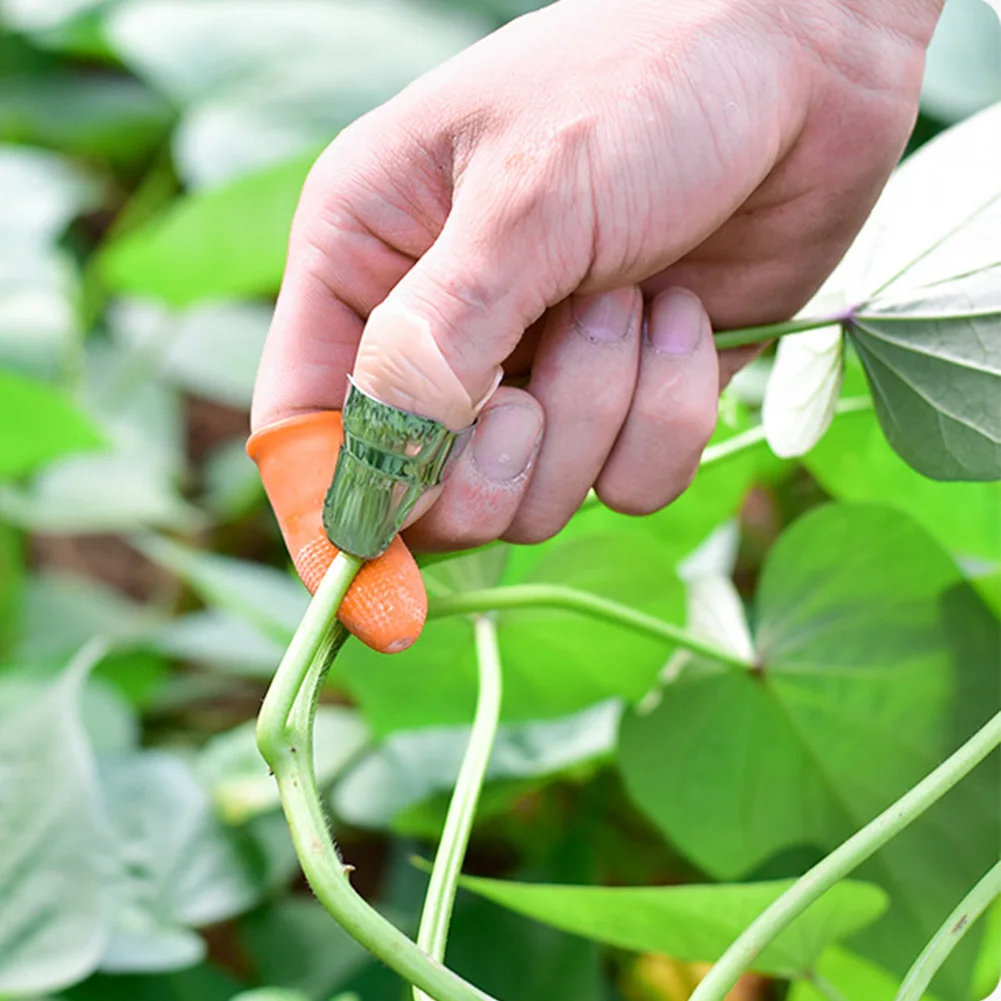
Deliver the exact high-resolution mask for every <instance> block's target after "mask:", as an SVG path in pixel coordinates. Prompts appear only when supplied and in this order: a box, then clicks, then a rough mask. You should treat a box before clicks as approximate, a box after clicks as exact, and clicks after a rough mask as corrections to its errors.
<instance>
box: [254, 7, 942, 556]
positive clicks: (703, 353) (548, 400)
mask: <svg viewBox="0 0 1001 1001" xmlns="http://www.w3.org/2000/svg"><path fill="white" fill-rule="evenodd" d="M940 7H941V4H940V3H939V2H935V0H783V2H782V3H778V2H776V3H764V2H762V0H671V2H666V0H620V2H617V3H615V4H611V3H608V2H607V0H560V2H558V3H555V4H553V5H551V6H550V7H547V8H545V9H543V10H541V11H539V12H537V13H535V14H531V15H528V16H526V17H524V18H521V19H519V20H517V21H515V22H513V23H512V24H510V25H508V26H507V27H505V28H504V29H502V30H500V31H498V32H496V33H495V34H493V35H491V36H489V37H488V38H486V39H484V40H483V41H481V42H480V43H478V44H477V45H475V46H473V47H472V48H470V49H468V50H467V51H465V52H463V53H461V54H460V55H459V56H457V57H456V58H455V59H453V60H451V61H450V62H448V63H446V64H444V65H443V66H441V67H439V68H438V69H436V70H434V71H433V72H431V73H429V74H427V75H426V76H424V77H423V78H421V79H419V80H418V81H416V82H415V83H414V84H412V85H411V86H410V87H408V88H407V89H406V90H404V91H403V92H402V93H401V94H399V95H398V96H397V97H396V98H394V99H393V100H391V101H390V102H388V103H387V104H385V105H383V106H382V107H380V108H378V109H376V110H375V111H373V112H371V113H370V114H369V115H366V116H365V117H364V118H362V119H360V120H359V121H358V122H356V123H355V124H353V125H352V126H351V127H350V128H348V129H347V130H346V131H345V132H344V133H342V134H341V135H340V136H339V137H338V138H337V139H336V140H335V141H334V142H333V143H331V145H330V146H329V147H328V149H327V150H326V151H325V152H324V153H323V155H322V156H321V157H320V159H319V160H318V161H317V163H316V165H315V167H314V169H313V171H312V172H311V174H310V177H309V179H308V180H307V183H306V185H305V187H304V190H303V193H302V198H301V201H300V205H299V209H298V211H297V214H296V218H295V223H294V225H293V230H292V235H291V240H290V247H289V258H288V267H287V271H286V274H285V279H284V283H283V286H282V290H281V294H280V297H279V301H278V306H277V309H276V312H275V318H274V323H273V326H272V329H271V332H270V335H269V338H268V342H267V345H266V348H265V352H264V356H263V359H262V363H261V369H260V372H259V375H258V382H257V388H256V392H255V397H254V406H253V412H252V423H253V426H254V428H255V429H259V428H261V427H264V426H266V425H268V424H270V423H272V422H274V421H276V420H280V419H282V418H285V417H288V416H290V415H293V414H298V413H303V412H309V411H312V410H317V409H331V408H338V407H339V406H340V405H341V403H342V401H343V396H344V390H345V387H346V377H347V375H348V373H351V372H352V371H353V372H354V376H355V378H356V379H357V380H358V381H359V383H360V384H362V385H363V388H366V389H368V390H369V391H370V392H374V393H375V394H376V395H378V396H380V397H381V398H383V399H384V400H386V402H389V403H393V404H395V405H398V406H403V407H405V408H406V409H410V410H415V411H418V412H420V413H423V414H424V415H426V416H431V417H436V418H438V419H441V420H443V421H445V422H446V423H449V424H451V426H453V427H458V426H460V425H462V424H464V423H468V422H469V421H470V420H471V419H472V417H473V416H474V414H475V413H476V411H477V408H478V407H479V406H480V401H482V400H483V399H484V397H487V399H486V403H485V405H483V406H482V412H481V413H480V421H479V424H478V426H477V430H476V434H475V436H474V440H473V442H472V444H471V445H470V447H469V448H468V449H467V450H466V452H465V453H464V454H463V456H462V459H461V461H460V462H459V463H458V464H457V467H456V470H455V473H454V474H453V476H452V478H451V479H450V480H449V482H448V484H447V485H446V487H445V489H444V491H443V492H442V493H441V494H440V496H439V497H438V499H437V501H436V503H435V504H434V505H433V506H432V507H431V509H430V510H429V511H427V513H425V514H423V516H422V517H421V518H420V519H419V520H418V521H417V522H416V523H415V524H414V525H412V526H411V527H410V529H409V530H408V536H407V538H408V541H409V542H410V543H411V544H412V545H415V546H417V547H418V548H424V549H447V548H457V547H465V546H472V545H478V544H481V543H484V542H487V541H490V540H492V539H495V538H499V537H503V538H506V539H509V540H511V541H516V542H537V541H541V540H543V539H546V538H548V537H550V536H552V535H553V534H555V533H556V532H558V531H559V529H560V528H561V527H562V526H563V525H564V524H565V523H566V521H567V520H568V519H569V518H570V516H571V515H572V514H573V512H574V511H575V510H576V508H577V507H578V506H579V504H580V502H581V500H582V499H583V498H584V496H585V495H586V493H587V491H588V489H589V488H590V487H592V486H593V487H594V488H595V489H596V491H597V493H598V495H599V496H600V498H601V499H602V500H603V501H604V502H605V503H606V504H607V505H609V506H610V507H613V508H615V509H616V510H619V511H623V512H626V513H632V514H641V513H647V512H651V511H655V510H658V509H659V508H661V507H663V506H665V505H666V504H668V503H670V502H671V501H672V500H673V499H674V498H676V497H677V496H678V494H679V493H681V492H682V491H683V490H684V489H685V487H686V486H687V485H688V483H689V482H690V481H691V478H692V476H693V475H694V473H695V470H696V468H697V463H698V459H699V456H700V454H701V452H702V450H703V448H704V446H705V444H706V442H707V441H708V439H709V437H710V435H711V434H712V431H713V428H714V424H715V420H716V402H717V398H718V394H719V391H720V388H721V387H722V386H723V385H725V384H726V381H727V380H728V379H729V378H730V376H731V375H732V374H733V372H734V371H736V370H737V369H738V368H739V367H740V366H741V365H742V364H744V363H745V362H746V361H747V360H748V358H749V357H750V356H751V355H752V354H753V352H749V351H747V350H746V349H745V350H742V351H738V352H726V353H724V354H722V355H719V356H717V353H716V350H715V348H714V346H713V343H712V336H711V330H712V328H716V329H726V328H734V327H744V326H751V325H756V324H761V323H769V322H774V321H779V320H783V319H786V318H788V317H790V316H791V315H793V314H794V313H795V312H796V311H797V310H798V309H799V308H801V307H802V306H803V305H804V304H805V303H806V302H807V301H808V299H809V298H810V296H811V295H812V294H813V293H814V292H815V291H816V289H817V288H818V287H819V286H820V284H821V283H822V281H823V280H824V279H825V278H826V277H827V275H828V274H829V273H830V272H831V270H833V268H834V266H835V264H836V263H837V261H838V260H839V259H840V257H841V256H842V255H843V253H844V252H845V250H846V249H847V248H848V246H849V244H850V243H851V241H852V239H853V237H854V236H855V234H856V233H857V231H858V230H859V228H860V227H861V225H862V223H863V221H864V220H865V218H866V216H867V215H868V213H869V211H870V209H871V207H872V205H873V203H874V202H875V199H876V197H877V195H878V194H879V191H880V190H881V188H882V187H883V185H884V183H885V181H886V179H887V177H888V176H889V173H890V171H891V170H892V168H893V166H894V165H895V163H896V162H897V160H898V158H899V156H900V154H901V152H902V150H903V148H904V146H905V143H906V140H907V137H908V135H909V134H910V131H911V128H912V126H913V123H914V119H915V116H916V113H917V103H918V95H919V90H920V83H921V76H922V71H923V66H924V52H925V49H926V47H927V44H928V42H929V40H930V38H931V34H932V30H933V28H934V26H935V22H936V20H937V17H938V14H939V13H940ZM377 307H378V309H377ZM373 311H374V312H373ZM359 345H360V346H361V349H360V350H359ZM356 357H357V359H358V364H357V367H356ZM442 363H444V364H445V365H447V371H444V372H443V370H442V368H441V365H442ZM500 368H503V371H504V373H505V374H506V375H507V376H509V377H518V378H517V381H518V385H519V387H520V388H514V387H513V386H511V385H503V386H501V387H500V388H499V389H497V390H496V392H494V393H493V394H492V395H490V391H491V389H492V388H493V386H494V385H495V384H496V380H497V377H498V370H499V369H500ZM451 375H454V376H455V380H454V381H450V379H449V376H451ZM509 381H510V380H509Z"/></svg>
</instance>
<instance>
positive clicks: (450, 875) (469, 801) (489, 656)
mask: <svg viewBox="0 0 1001 1001" xmlns="http://www.w3.org/2000/svg"><path fill="white" fill-rule="evenodd" d="M475 628H476V663H477V670H478V673H479V694H478V696H477V701H476V715H475V717H474V719H473V729H472V731H471V733H470V735H469V746H468V747H467V748H466V753H465V756H464V757H463V759H462V767H461V769H460V770H459V777H458V779H457V780H456V783H455V792H454V793H453V794H452V801H451V803H450V804H449V807H448V816H447V817H446V818H445V828H444V830H443V831H442V835H441V844H440V845H439V846H438V854H437V855H436V856H435V860H434V868H433V869H432V870H431V881H430V883H429V884H428V892H427V897H426V898H425V900H424V913H423V914H422V915H421V924H420V929H419V930H418V932H417V944H418V945H419V946H420V947H421V948H422V949H424V951H425V952H427V953H428V955H430V956H431V957H432V958H433V959H437V960H438V961H439V962H441V961H442V960H444V958H445V944H446V942H447V941H448V927H449V924H450V923H451V920H452V908H453V906H454V904H455V892H456V888H457V887H458V884H459V873H460V871H461V869H462V860H463V859H464V858H465V855H466V848H467V846H468V845H469V835H470V833H471V832H472V829H473V818H474V816H475V814H476V805H477V803H478V802H479V799H480V791H481V789H482V788H483V778H484V776H485V775H486V771H487V762H488V761H489V760H490V752H491V751H492V750H493V746H494V739H495V738H496V736H497V722H498V720H499V718H500V707H501V666H500V649H499V647H498V644H497V627H496V625H494V622H493V620H492V619H490V618H488V617H487V616H483V615H481V616H478V617H477V618H476V621H475ZM414 1001H428V997H427V995H426V994H425V993H424V992H423V991H421V990H419V989H417V988H416V987H415V988H414Z"/></svg>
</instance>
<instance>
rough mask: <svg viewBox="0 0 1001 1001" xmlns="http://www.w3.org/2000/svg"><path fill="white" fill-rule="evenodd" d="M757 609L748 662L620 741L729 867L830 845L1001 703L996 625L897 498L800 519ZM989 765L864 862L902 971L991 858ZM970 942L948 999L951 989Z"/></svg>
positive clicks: (680, 824) (642, 794)
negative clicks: (891, 504) (886, 911)
mask: <svg viewBox="0 0 1001 1001" xmlns="http://www.w3.org/2000/svg"><path fill="white" fill-rule="evenodd" d="M754 619H755V622H756V627H755V649H756V651H757V656H758V661H759V663H760V669H759V670H758V671H755V672H744V671H739V670H733V669H724V668H723V667H722V666H720V665H717V664H713V663H708V662H705V661H700V662H697V663H696V664H695V665H693V666H692V667H690V668H689V669H687V670H686V671H684V672H683V673H682V674H681V676H680V678H679V679H678V680H677V681H675V682H674V683H673V684H669V685H668V686H667V687H666V688H665V689H664V690H663V692H662V698H661V700H660V701H659V704H657V705H656V707H655V708H654V709H653V711H652V712H650V713H649V714H647V715H640V714H639V713H635V714H632V715H627V717H626V718H625V720H624V722H623V727H622V732H621V735H620V746H619V761H620V767H621V769H622V772H623V774H624V777H625V779H626V783H627V785H628V787H629V789H630V792H631V794H632V796H633V798H634V799H635V801H636V802H637V803H638V804H639V805H640V806H641V807H642V808H643V809H644V810H645V811H646V813H647V814H648V815H649V816H650V817H651V818H652V819H653V820H654V821H655V822H656V823H657V824H658V825H659V826H660V828H661V829H662V830H663V831H664V833H665V834H667V835H668V837H670V838H671V840H672V841H673V842H674V843H675V844H676V845H677V846H678V847H679V848H681V849H682V850H683V851H684V852H685V853H686V854H687V855H688V856H689V857H690V858H691V859H692V860H693V861H695V862H696V863H697V864H699V865H700V866H702V867H703V868H704V869H706V870H707V871H709V872H710V873H712V874H713V875H715V876H717V877H719V878H724V879H728V878H734V877H737V876H740V875H742V874H744V873H746V872H749V871H751V870H753V869H755V868H756V867H758V866H760V865H761V864H762V863H764V862H765V861H766V860H767V859H768V858H769V857H771V856H773V855H776V854H778V853H780V852H781V851H783V850H784V849H788V848H792V847H794V846H797V845H812V846H816V847H818V848H820V849H828V850H829V849H831V848H833V847H834V846H835V845H837V844H838V843H840V842H841V841H842V840H843V839H844V838H846V837H847V836H849V835H850V834H851V833H853V832H854V831H855V830H857V829H858V828H860V827H861V826H862V825H863V824H865V823H866V822H867V821H868V820H870V819H871V818H872V817H873V816H875V815H876V814H877V813H878V812H879V811H881V810H882V809H884V808H885V807H886V806H888V805H889V804H890V803H891V802H892V801H893V800H895V799H896V798H898V797H899V796H901V795H902V794H903V793H905V792H906V791H907V789H908V788H910V787H911V786H912V785H913V784H914V783H915V782H916V781H918V780H919V779H920V778H922V777H923V776H924V775H925V774H927V773H928V772H929V771H931V770H932V769H933V768H934V767H935V766H936V765H937V764H938V763H939V762H940V761H941V760H942V759H943V758H944V757H945V756H946V755H947V754H948V753H949V752H950V751H952V750H953V749H954V748H955V747H956V746H958V744H960V743H961V742H962V741H963V740H965V739H966V738H967V737H968V736H969V735H970V734H971V733H972V732H973V731H974V729H975V728H976V727H977V726H979V725H980V724H981V723H982V722H983V721H984V720H985V719H986V718H987V717H989V716H990V714H992V713H993V712H994V711H995V710H996V708H997V707H998V705H999V703H1001V691H999V684H998V663H997V651H998V649H999V644H1001V637H999V635H998V625H997V621H996V620H995V619H994V618H993V617H992V616H991V615H990V613H989V612H988V611H987V610H986V609H985V608H984V607H983V606H982V605H981V604H980V602H979V600H978V599H977V598H976V596H975V595H974V594H973V592H972V591H971V590H970V589H969V587H968V586H967V585H966V584H965V583H964V582H963V580H962V577H961V575H960V573H959V571H958V569H957V568H956V566H955V565H954V564H953V563H952V561H951V560H950V559H949V558H948V557H947V556H946V555H945V553H943V552H942V550H941V549H939V548H938V546H937V545H936V544H935V543H934V542H933V541H932V540H931V539H930V538H929V537H928V536H927V535H926V534H925V533H924V532H923V531H922V530H921V529H920V528H919V527H918V526H917V525H915V524H914V523H913V522H912V521H910V520H909V519H908V518H907V517H906V516H904V515H902V514H901V513H900V512H899V511H895V510H892V509H887V508H878V507H870V506H865V505H843V506H829V507H826V508H821V509H818V510H816V511H813V512H811V513H810V514H808V515H806V516H805V517H803V518H802V519H800V520H799V521H798V522H797V523H796V524H794V525H793V526H792V527H791V528H790V529H788V530H787V531H786V532H785V533H784V534H783V536H782V537H781V538H780V539H779V541H778V543H776V545H775V547H774V548H773V549H772V551H771V552H770V553H769V556H768V559H767V561H766V564H765V567H764V571H763V574H762V577H761V582H760V585H759V589H758V594H757V596H756V609H755V613H754ZM996 764H997V763H995V764H994V766H993V770H992V768H991V767H985V768H982V769H981V770H980V771H979V772H978V773H977V774H975V775H974V776H972V777H971V778H970V779H968V780H967V781H966V782H965V783H964V784H963V785H961V786H959V787H958V788H957V789H955V790H953V791H952V792H951V793H950V794H949V795H948V796H947V797H946V798H945V799H944V800H943V802H942V803H941V804H939V805H938V806H937V807H935V808H934V809H933V810H931V811H930V812H929V813H927V814H926V815H925V816H924V817H923V818H922V819H921V820H920V821H919V822H917V823H915V824H914V825H912V827H911V828H910V829H909V830H908V832H907V834H906V835H904V836H902V837H901V838H899V839H897V840H896V841H894V842H893V843H891V844H890V845H889V846H888V847H887V848H885V849H884V850H883V851H882V852H881V853H880V855H879V856H877V858H876V859H875V861H874V862H873V863H872V864H871V865H870V867H869V868H868V869H867V870H863V871H864V872H867V873H868V878H871V879H873V880H874V881H876V882H879V883H880V884H881V885H883V886H884V887H886V889H888V890H889V891H890V893H891V896H892V899H893V903H894V907H893V909H892V910H891V912H890V915H889V917H888V918H887V919H885V920H883V921H881V922H880V923H879V924H878V925H877V926H876V927H875V928H874V929H873V930H872V932H871V933H867V937H866V940H865V949H866V951H867V953H871V954H873V955H875V956H876V957H877V958H880V959H882V960H883V961H885V962H887V963H888V964H889V965H890V967H891V968H892V969H894V970H897V971H898V972H899V971H900V970H901V969H903V968H905V967H906V965H907V964H908V963H909V962H910V961H911V960H912V959H913V957H914V955H915V954H916V953H917V951H918V949H920V947H921V946H922V945H923V944H924V942H925V941H926V940H927V939H928V938H929V937H930V936H931V934H932V933H933V932H934V930H935V929H936V927H937V926H938V925H939V924H940V923H941V921H942V920H943V918H944V916H945V915H946V914H948V913H949V911H950V910H951V908H952V907H953V906H954V905H955V901H956V900H957V899H959V898H960V897H961V896H962V894H963V892H965V890H966V889H967V888H968V887H969V886H970V885H972V883H973V882H974V881H975V880H976V879H977V878H978V877H979V875H980V874H981V873H982V872H983V870H985V869H986V868H987V866H988V864H989V862H990V860H991V857H992V855H993V856H995V857H996V852H997V845H998V839H999V837H1001V824H999V819H1001V818H999V817H998V813H997V810H996V809H995V806H994V804H993V802H992V796H991V793H990V789H991V783H992V781H994V780H995V776H996V774H997V773H996ZM959 831H962V847H961V848H960V844H959V841H958V840H957V836H958V832H959ZM973 948H974V946H973V945H972V944H971V945H970V947H969V950H967V952H965V953H964V954H963V956H961V957H960V959H959V960H958V961H957V965H955V966H953V967H952V980H951V995H950V994H946V992H944V991H943V995H944V996H951V997H958V996H959V995H960V991H961V988H960V986H958V985H959V984H960V983H961V982H962V980H963V979H964V978H965V976H966V974H967V972H968V969H969V962H970V950H972V949H973Z"/></svg>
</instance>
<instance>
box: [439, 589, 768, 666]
mask: <svg viewBox="0 0 1001 1001" xmlns="http://www.w3.org/2000/svg"><path fill="white" fill-rule="evenodd" d="M519 608H558V609H562V610H565V611H568V612H577V613H579V614H581V615H586V616H588V617H590V618H592V619H599V620H601V621H604V622H611V623H613V624H614V625H617V626H623V627H624V628H626V629H631V630H633V631H634V632H638V633H644V634H645V635H647V636H652V637H654V638H655V639H660V640H664V641H666V642H668V643H672V644H674V645H675V646H679V647H683V648H684V649H686V650H691V651H692V653H696V654H701V655H702V656H705V657H712V658H713V659H714V660H718V661H721V662H722V663H724V664H729V665H730V666H732V667H740V668H744V669H745V670H753V669H754V667H755V665H754V663H753V662H752V661H749V660H745V659H744V658H743V657H741V656H740V655H739V654H736V653H733V652H732V651H730V650H723V649H722V648H720V647H718V646H716V645H715V644H713V643H710V642H708V641H707V640H703V639H701V638H700V637H698V636H695V635H694V634H692V633H690V632H687V631H686V630H684V629H682V628H681V627H680V626H676V625H673V624H672V623H670V622H665V621H664V620H663V619H658V618H656V617H655V616H653V615H647V614H646V613H645V612H640V611H637V610H636V609H634V608H630V607H629V606H628V605H621V604H619V603H618V602H617V601H612V600H611V599H609V598H602V597H600V596H599V595H596V594H589V593H588V592H587V591H578V590H576V589H575V588H572V587H564V586H562V585H560V584H514V585H511V586H509V587H491V588H484V589H483V590H480V591H466V592H464V593H462V594H448V595H443V596H441V597H437V598H432V599H431V600H430V602H429V608H428V617H429V618H444V617H445V616H448V615H471V614H481V613H485V612H500V611H510V610H514V609H519Z"/></svg>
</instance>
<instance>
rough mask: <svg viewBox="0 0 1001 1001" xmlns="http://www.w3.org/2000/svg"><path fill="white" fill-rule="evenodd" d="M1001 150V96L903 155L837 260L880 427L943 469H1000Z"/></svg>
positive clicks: (924, 463) (958, 475)
mask: <svg viewBox="0 0 1001 1001" xmlns="http://www.w3.org/2000/svg"><path fill="white" fill-rule="evenodd" d="M999 157H1001V103H999V104H996V105H994V106H992V107H990V108H988V109H987V110H986V111H983V112H981V113H980V114H978V115H975V116H974V117H973V118H970V119H967V121H965V122H963V123H962V124H961V125H958V126H955V127H953V128H951V129H949V130H948V131H946V132H944V133H942V134H941V135H940V136H938V137H937V138H936V139H934V140H932V141H931V142H929V143H927V144H926V145H924V146H922V147H921V148H920V149H919V150H918V151H917V152H916V153H914V154H913V155H911V156H910V157H908V158H907V160H905V161H904V163H903V164H902V165H901V167H900V168H899V169H898V170H897V171H896V173H895V174H894V175H893V177H892V178H891V179H890V182H889V183H888V184H887V186H886V189H885V190H884V192H883V194H882V196H881V197H880V199H879V202H878V203H877V205H876V207H875V209H874V210H873V213H872V215H871V217H870V219H869V221H868V222H867V224H866V226H865V227H864V228H863V230H862V232H861V233H860V235H859V237H858V238H857V239H856V241H855V243H854V244H853V245H852V248H851V249H850V250H849V252H848V254H847V255H846V257H845V259H844V261H842V264H841V265H840V266H839V269H838V275H839V276H840V281H841V289H840V300H841V302H842V303H843V305H844V307H845V309H844V312H845V314H846V316H847V319H846V320H845V329H846V332H847V333H848V335H849V336H850V337H851V339H852V342H853V343H854V345H855V348H856V349H857V351H858V353H859V356H860V357H861V359H862V363H863V365H864V366H865V370H866V375H867V376H868V379H869V383H870V386H871V388H872V393H873V398H874V400H875V404H876V412H877V414H878V415H879V419H880V423H881V424H882V426H883V431H884V433H885V434H886V436H887V438H888V440H889V441H890V444H891V445H892V446H893V448H894V449H895V450H896V451H897V453H898V454H899V455H901V456H902V457H903V458H904V459H905V460H906V461H907V462H908V463H909V464H910V465H912V466H914V468H916V469H917V470H918V471H919V472H921V473H923V474H924V475H926V476H931V477H933V478H935V479H963V480H988V479H998V478H1001V407H999V405H998V400H999V399H1001V346H999V345H1001V337H999V332H1001V296H999V294H998V289H999V288H1001V280H999V276H1001V237H999V234H1001V180H999V175H998V172H997V170H995V169H994V165H995V164H996V163H997V161H998V159H999ZM929 191H935V192H937V196H936V198H935V199H932V200H929V199H928V192H929Z"/></svg>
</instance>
